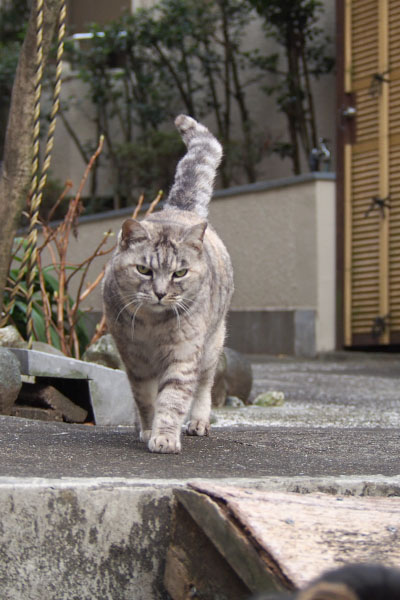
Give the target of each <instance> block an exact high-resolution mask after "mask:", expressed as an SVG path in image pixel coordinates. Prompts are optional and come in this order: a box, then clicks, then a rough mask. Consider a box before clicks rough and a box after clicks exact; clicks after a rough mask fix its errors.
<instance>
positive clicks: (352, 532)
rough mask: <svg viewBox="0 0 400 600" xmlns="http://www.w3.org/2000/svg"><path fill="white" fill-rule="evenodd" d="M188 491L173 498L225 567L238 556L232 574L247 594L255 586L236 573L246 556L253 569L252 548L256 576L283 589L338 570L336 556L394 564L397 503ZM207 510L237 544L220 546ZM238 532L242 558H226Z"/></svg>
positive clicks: (209, 487) (202, 487)
mask: <svg viewBox="0 0 400 600" xmlns="http://www.w3.org/2000/svg"><path fill="white" fill-rule="evenodd" d="M191 488H192V489H193V492H191V491H190V490H182V491H180V490H178V491H177V496H178V499H179V500H180V501H182V502H184V505H185V507H186V508H187V509H188V510H189V511H190V514H191V515H192V517H193V518H194V519H195V520H196V521H197V522H198V523H199V524H200V525H201V526H202V528H205V529H207V535H208V536H209V537H210V538H211V539H212V541H213V543H214V544H215V546H216V547H217V548H218V549H219V551H220V552H221V553H222V555H223V556H225V558H227V560H228V561H229V562H230V563H231V564H232V563H234V562H235V559H236V558H239V560H238V561H236V563H235V571H236V572H238V573H239V575H240V576H241V578H242V579H243V580H244V581H245V582H246V584H247V585H248V587H249V588H250V589H251V590H252V591H253V592H256V591H259V590H260V585H259V584H257V581H256V580H255V579H254V578H251V576H250V572H251V569H250V568H248V567H246V568H244V565H246V559H247V562H250V566H251V565H252V564H253V559H251V558H250V554H251V552H252V551H253V554H254V555H255V558H254V560H258V561H259V562H260V563H261V574H262V572H263V571H265V572H266V574H269V576H270V577H271V576H272V577H273V578H274V579H276V580H277V582H278V583H279V584H280V585H281V586H282V587H284V588H289V589H293V588H301V587H304V586H305V585H307V584H308V583H309V582H310V581H311V580H313V579H315V578H317V577H318V576H319V575H320V573H321V572H324V571H327V570H331V569H334V568H338V567H340V566H342V565H343V561H344V559H345V561H346V562H352V563H372V562H378V563H382V564H385V565H387V566H392V567H396V566H397V565H398V564H399V561H400V545H399V544H398V541H397V537H398V532H399V531H400V504H399V501H398V498H382V497H380V498H379V497H378V498H377V497H369V498H360V497H351V498H349V497H344V496H336V495H328V494H315V493H312V494H294V493H285V492H276V491H274V492H266V491H260V490H254V489H251V488H241V487H230V486H226V485H225V486H224V485H220V484H218V483H217V484H215V483H212V482H210V481H208V482H197V483H195V484H192V485H191ZM210 511H213V512H214V514H216V511H219V512H220V517H219V518H220V519H223V520H226V521H227V522H231V523H232V529H235V530H236V529H237V531H236V533H235V536H234V537H235V538H236V537H237V538H238V541H237V543H233V544H230V545H228V544H227V543H226V540H225V536H224V535H220V533H219V532H218V527H216V526H211V520H212V519H211V518H209V513H210ZM243 534H244V537H245V542H246V545H244V546H243V548H242V556H240V557H239V556H238V553H237V552H236V553H235V555H234V556H232V557H229V553H230V552H232V546H236V545H240V538H241V537H243ZM249 544H250V546H249ZM322 548H323V549H324V551H323V552H321V549H322ZM254 550H255V552H254ZM262 567H263V568H262ZM261 589H262V588H261Z"/></svg>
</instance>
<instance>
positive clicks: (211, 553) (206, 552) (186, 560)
mask: <svg viewBox="0 0 400 600" xmlns="http://www.w3.org/2000/svg"><path fill="white" fill-rule="evenodd" d="M171 537H172V542H171V544H170V546H169V548H168V551H167V557H166V566H165V575H164V585H165V588H166V590H167V591H168V593H169V595H170V596H171V598H173V599H174V600H183V599H185V600H186V599H188V598H198V597H199V595H198V591H200V590H201V598H202V600H208V599H209V600H215V598H219V600H247V599H248V598H249V596H250V595H251V591H250V590H249V588H248V587H247V586H246V585H245V584H244V583H243V581H242V580H241V579H240V578H239V577H238V575H237V574H236V573H235V571H234V570H233V569H232V568H231V566H230V565H229V563H227V561H226V560H225V559H224V557H223V555H222V554H221V553H220V552H218V550H217V549H216V547H215V546H214V545H213V544H212V542H211V541H210V539H209V538H208V537H207V536H206V535H205V533H204V532H203V530H202V529H201V528H200V527H199V526H198V525H197V523H196V522H195V521H194V520H193V519H192V517H191V516H190V515H189V513H188V512H187V511H186V510H185V508H184V507H183V505H182V504H181V503H179V502H178V503H177V505H176V507H175V510H174V516H173V522H172V536H171Z"/></svg>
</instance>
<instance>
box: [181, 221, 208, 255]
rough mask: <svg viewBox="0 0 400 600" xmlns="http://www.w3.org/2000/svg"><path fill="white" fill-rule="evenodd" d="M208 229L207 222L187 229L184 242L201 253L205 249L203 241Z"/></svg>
mask: <svg viewBox="0 0 400 600" xmlns="http://www.w3.org/2000/svg"><path fill="white" fill-rule="evenodd" d="M206 229H207V221H202V222H201V223H198V224H197V225H192V227H188V229H186V231H185V233H184V235H183V238H182V241H183V242H184V243H186V244H189V245H192V246H194V247H195V248H196V249H197V250H199V251H201V250H202V248H203V240H204V234H205V232H206Z"/></svg>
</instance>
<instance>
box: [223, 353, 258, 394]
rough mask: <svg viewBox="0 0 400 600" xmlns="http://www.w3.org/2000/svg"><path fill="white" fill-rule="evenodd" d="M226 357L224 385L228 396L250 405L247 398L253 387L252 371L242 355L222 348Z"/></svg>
mask: <svg viewBox="0 0 400 600" xmlns="http://www.w3.org/2000/svg"><path fill="white" fill-rule="evenodd" d="M224 354H225V357H226V373H225V378H226V384H227V394H228V396H236V397H237V398H240V399H241V400H243V402H244V403H245V404H250V402H249V396H250V392H251V388H252V385H253V371H252V368H251V364H250V361H249V360H247V358H246V357H245V356H243V354H241V353H240V352H237V351H236V350H232V349H231V348H224Z"/></svg>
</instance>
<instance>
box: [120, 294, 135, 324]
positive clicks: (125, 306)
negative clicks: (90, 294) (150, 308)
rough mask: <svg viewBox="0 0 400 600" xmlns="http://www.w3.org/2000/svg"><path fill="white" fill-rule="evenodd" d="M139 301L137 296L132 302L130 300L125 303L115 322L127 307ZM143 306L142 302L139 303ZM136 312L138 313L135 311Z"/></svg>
mask: <svg viewBox="0 0 400 600" xmlns="http://www.w3.org/2000/svg"><path fill="white" fill-rule="evenodd" d="M136 303H137V299H136V297H135V298H134V299H133V300H131V301H130V302H128V303H127V304H124V306H123V307H122V308H121V310H120V311H119V313H118V314H117V316H116V317H115V322H117V321H118V319H119V317H120V315H121V314H122V313H123V312H124V310H125V309H127V308H129V307H130V306H132V304H136ZM139 306H141V304H140V305H139ZM135 314H136V313H135Z"/></svg>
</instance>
